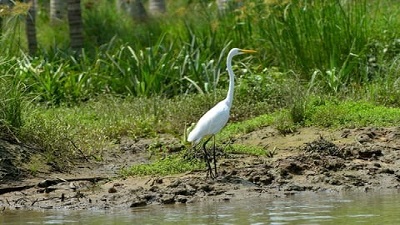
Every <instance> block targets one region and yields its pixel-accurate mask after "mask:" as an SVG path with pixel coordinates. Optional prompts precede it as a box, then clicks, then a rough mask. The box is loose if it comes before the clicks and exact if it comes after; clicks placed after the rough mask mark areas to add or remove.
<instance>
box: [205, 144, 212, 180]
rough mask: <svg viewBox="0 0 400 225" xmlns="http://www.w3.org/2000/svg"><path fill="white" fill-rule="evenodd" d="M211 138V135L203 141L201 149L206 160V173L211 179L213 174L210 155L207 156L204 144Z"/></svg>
mask: <svg viewBox="0 0 400 225" xmlns="http://www.w3.org/2000/svg"><path fill="white" fill-rule="evenodd" d="M211 138H212V137H209V138H208V139H207V140H206V141H205V142H204V144H203V150H204V158H205V160H206V163H207V167H208V172H207V175H208V174H209V175H210V177H211V178H212V179H214V175H213V172H212V168H211V163H210V157H209V155H208V152H207V149H206V145H207V143H208V142H209V141H210V139H211Z"/></svg>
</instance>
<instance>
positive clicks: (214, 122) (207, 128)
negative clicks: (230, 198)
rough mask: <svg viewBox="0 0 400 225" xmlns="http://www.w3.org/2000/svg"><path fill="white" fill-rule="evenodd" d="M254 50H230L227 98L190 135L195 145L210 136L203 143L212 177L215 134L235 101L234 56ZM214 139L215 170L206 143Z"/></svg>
mask: <svg viewBox="0 0 400 225" xmlns="http://www.w3.org/2000/svg"><path fill="white" fill-rule="evenodd" d="M255 52H256V51H254V50H245V49H239V48H233V49H231V51H229V54H228V57H227V59H226V69H227V70H228V73H229V89H228V94H227V96H226V98H225V99H224V100H222V101H220V102H219V103H218V104H217V105H215V106H214V107H213V108H211V109H210V110H209V111H208V112H206V113H205V114H204V115H203V116H202V117H201V118H200V120H199V121H198V122H197V124H196V126H195V127H194V129H193V130H192V131H191V132H190V133H189V135H188V139H187V140H188V141H189V142H192V143H193V144H194V145H196V144H198V143H199V142H200V140H201V139H202V138H203V137H208V139H207V140H206V141H205V142H204V144H203V150H204V157H205V160H206V163H207V166H208V174H207V175H210V177H211V178H212V179H214V178H215V177H216V176H217V161H216V157H215V135H216V134H217V133H218V132H219V131H220V130H221V129H222V128H223V127H224V126H225V125H226V123H227V122H228V119H229V111H230V109H231V107H232V101H233V90H234V88H235V87H234V86H235V74H234V73H233V70H232V58H233V57H234V56H236V55H241V54H245V53H255ZM211 138H213V139H214V145H213V162H214V172H213V171H212V168H211V163H210V156H209V154H208V152H207V150H206V145H207V143H208V142H209V141H210V139H211Z"/></svg>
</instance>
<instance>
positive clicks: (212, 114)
mask: <svg viewBox="0 0 400 225" xmlns="http://www.w3.org/2000/svg"><path fill="white" fill-rule="evenodd" d="M229 110H230V107H229V106H228V105H227V103H226V101H221V102H219V103H218V104H217V105H215V106H214V107H213V108H211V109H210V110H209V111H208V112H206V113H205V114H204V115H203V116H202V117H201V118H200V120H199V121H198V122H197V124H196V126H195V128H194V129H193V130H192V131H191V132H190V133H189V136H188V141H190V142H193V141H194V142H196V143H198V142H199V141H200V140H201V139H202V138H203V137H204V136H206V135H213V134H216V133H218V132H219V131H220V130H221V129H222V128H223V127H224V126H225V124H226V123H227V122H228V119H229Z"/></svg>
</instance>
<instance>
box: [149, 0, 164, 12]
mask: <svg viewBox="0 0 400 225" xmlns="http://www.w3.org/2000/svg"><path fill="white" fill-rule="evenodd" d="M149 5H150V6H149V10H150V13H151V14H152V15H159V14H163V13H165V11H166V9H165V0H150V2H149Z"/></svg>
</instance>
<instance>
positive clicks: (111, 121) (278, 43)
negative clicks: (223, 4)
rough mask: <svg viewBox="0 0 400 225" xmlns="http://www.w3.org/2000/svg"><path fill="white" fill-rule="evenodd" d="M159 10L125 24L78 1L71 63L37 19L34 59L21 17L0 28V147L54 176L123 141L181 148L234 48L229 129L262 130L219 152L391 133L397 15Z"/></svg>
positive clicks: (104, 5)
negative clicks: (299, 139) (252, 144)
mask: <svg viewBox="0 0 400 225" xmlns="http://www.w3.org/2000/svg"><path fill="white" fill-rule="evenodd" d="M167 2H168V13H167V14H165V15H162V16H161V17H156V18H152V19H151V20H148V21H145V22H135V21H132V20H131V19H130V18H129V17H128V16H127V15H121V14H120V13H117V12H116V9H115V4H114V3H113V1H111V0H101V1H96V4H94V5H92V4H90V7H88V5H89V4H85V1H84V4H83V18H84V30H85V38H86V42H85V48H84V50H82V52H80V54H72V53H71V52H69V50H68V43H69V40H68V38H67V37H68V35H67V33H66V31H67V29H68V27H67V23H66V22H60V23H57V24H50V23H49V16H48V12H47V11H46V9H45V8H41V9H40V11H39V15H38V18H37V30H38V43H39V50H38V52H37V54H36V55H28V54H27V53H26V52H27V51H26V47H25V42H26V41H25V38H24V32H23V30H24V24H23V20H21V18H23V14H18V13H17V14H16V15H12V16H8V17H5V18H3V30H2V32H3V33H2V38H1V41H0V46H1V48H0V51H1V55H2V56H1V58H0V71H1V73H0V81H1V82H0V133H2V135H1V136H3V138H7V139H13V140H18V141H23V142H27V143H33V144H35V145H36V146H39V147H38V148H35V149H40V150H38V151H40V157H41V158H44V159H45V161H46V162H52V165H57V168H59V169H62V168H65V167H67V166H68V160H63V159H65V158H70V159H73V158H74V157H80V156H81V153H82V151H83V154H85V155H91V156H94V158H96V159H99V160H101V155H102V150H103V149H105V148H106V147H107V146H109V145H112V144H113V143H115V142H116V140H118V139H119V138H120V137H121V136H123V135H129V136H133V137H144V136H149V137H154V136H157V134H159V133H170V134H173V135H175V136H177V137H179V138H180V139H182V138H183V135H184V133H185V129H186V128H187V126H189V125H190V124H191V123H192V122H195V121H196V119H197V118H198V117H199V116H200V115H201V114H202V113H203V112H204V111H205V110H207V109H208V108H209V107H210V106H211V105H213V103H215V102H216V101H217V100H219V99H221V97H222V96H223V95H224V94H225V92H224V91H223V89H224V88H225V87H227V81H228V79H227V76H226V72H225V69H224V68H225V56H226V54H227V52H228V51H229V49H230V48H231V47H241V48H250V49H255V50H257V51H258V52H259V54H257V55H253V56H249V57H246V58H243V57H238V58H237V59H235V71H236V75H237V81H238V84H237V91H236V96H235V98H236V99H235V104H234V105H235V106H234V109H233V112H232V121H243V120H246V119H249V118H253V117H256V116H261V117H256V118H255V119H253V120H249V123H253V125H251V126H248V125H246V123H244V125H243V124H241V125H236V124H233V125H231V126H229V128H227V129H226V131H225V133H224V134H222V138H228V137H227V136H229V135H228V134H232V133H230V132H233V131H234V132H239V130H241V129H245V130H247V131H248V129H256V127H258V126H264V125H274V126H276V127H277V128H278V129H279V130H281V131H282V132H290V131H292V130H294V129H295V128H296V126H309V125H318V126H324V127H332V126H348V125H349V124H351V125H369V124H375V125H377V126H379V125H390V124H393V123H394V122H398V121H399V116H397V115H399V113H398V111H396V109H388V108H385V107H397V106H399V104H400V90H399V80H400V79H399V78H400V76H399V66H400V63H399V60H398V59H399V56H400V55H399V53H400V41H399V40H400V39H399V29H398V27H399V26H400V18H399V17H400V13H399V10H400V4H399V3H398V2H397V1H394V0H390V1H389V0H388V1H379V0H360V1H339V0H323V1H304V0H292V1H282V2H285V3H279V2H280V1H262V0H252V1H243V2H244V3H243V5H241V6H239V7H236V8H233V9H232V10H228V11H226V12H225V13H221V12H218V10H217V9H216V7H215V5H213V4H211V3H213V2H214V1H199V2H198V3H197V2H196V3H194V2H193V3H188V2H187V1H167ZM189 2H191V1H189ZM270 2H275V3H270ZM276 2H278V3H276ZM288 2H290V3H288ZM195 93H204V94H205V95H195ZM377 105H378V106H377ZM379 105H381V106H379ZM359 108H362V109H363V110H362V112H364V113H366V114H362V113H361V114H360V111H358V110H359ZM272 112H274V113H272ZM267 113H272V114H270V115H269V116H266V115H265V114H267ZM382 113H385V114H384V115H385V117H384V118H383V117H382V116H378V117H376V115H380V114H382ZM271 116H274V118H271ZM386 116H387V117H386ZM371 118H376V119H377V120H374V119H371ZM250 121H253V122H250ZM254 121H256V122H254ZM237 126H238V127H240V128H237V129H239V130H237V129H234V128H235V127H237ZM243 127H245V128H243ZM78 150H79V151H78ZM32 154H35V153H32ZM60 156H61V157H60ZM60 159H61V160H60ZM173 160H175V159H173ZM66 162H67V163H66ZM30 169H31V170H35V169H33V168H30ZM135 170H137V169H135ZM140 173H143V172H140Z"/></svg>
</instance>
